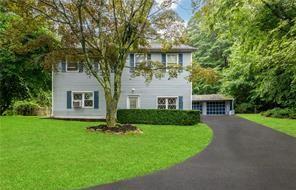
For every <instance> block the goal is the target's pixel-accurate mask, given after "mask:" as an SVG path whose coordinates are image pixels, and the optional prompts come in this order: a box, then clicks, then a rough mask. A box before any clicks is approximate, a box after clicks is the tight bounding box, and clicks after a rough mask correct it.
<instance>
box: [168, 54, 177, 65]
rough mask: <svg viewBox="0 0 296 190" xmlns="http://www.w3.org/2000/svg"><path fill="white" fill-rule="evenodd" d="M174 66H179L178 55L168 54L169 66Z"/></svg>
mask: <svg viewBox="0 0 296 190" xmlns="http://www.w3.org/2000/svg"><path fill="white" fill-rule="evenodd" d="M172 64H178V54H176V53H170V54H167V66H170V65H172Z"/></svg>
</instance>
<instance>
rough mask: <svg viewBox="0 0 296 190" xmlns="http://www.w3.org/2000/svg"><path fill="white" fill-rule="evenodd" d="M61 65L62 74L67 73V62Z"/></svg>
mask: <svg viewBox="0 0 296 190" xmlns="http://www.w3.org/2000/svg"><path fill="white" fill-rule="evenodd" d="M61 65H62V72H63V73H64V72H66V62H65V61H62V62H61Z"/></svg>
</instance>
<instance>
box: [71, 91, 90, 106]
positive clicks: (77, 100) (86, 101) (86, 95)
mask: <svg viewBox="0 0 296 190" xmlns="http://www.w3.org/2000/svg"><path fill="white" fill-rule="evenodd" d="M93 105H94V96H93V92H73V108H93Z"/></svg>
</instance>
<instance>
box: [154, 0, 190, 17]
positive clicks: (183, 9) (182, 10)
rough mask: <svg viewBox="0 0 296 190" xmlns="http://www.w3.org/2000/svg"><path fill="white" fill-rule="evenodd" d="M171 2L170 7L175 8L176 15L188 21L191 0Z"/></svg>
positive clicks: (174, 0) (159, 1)
mask: <svg viewBox="0 0 296 190" xmlns="http://www.w3.org/2000/svg"><path fill="white" fill-rule="evenodd" d="M164 1H165V0H156V2H157V3H159V4H161V3H163V2H164ZM172 2H173V4H172V5H171V7H170V8H171V9H173V10H175V11H176V12H177V13H178V15H179V16H180V17H181V18H182V19H183V20H184V21H185V23H188V21H189V20H190V18H191V16H192V5H191V3H192V0H172Z"/></svg>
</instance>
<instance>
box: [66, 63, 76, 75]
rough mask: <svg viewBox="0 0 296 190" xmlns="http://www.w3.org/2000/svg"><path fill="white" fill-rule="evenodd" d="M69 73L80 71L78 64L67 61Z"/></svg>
mask: <svg viewBox="0 0 296 190" xmlns="http://www.w3.org/2000/svg"><path fill="white" fill-rule="evenodd" d="M67 71H70V72H75V71H78V63H77V62H73V61H72V62H71V61H67Z"/></svg>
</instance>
